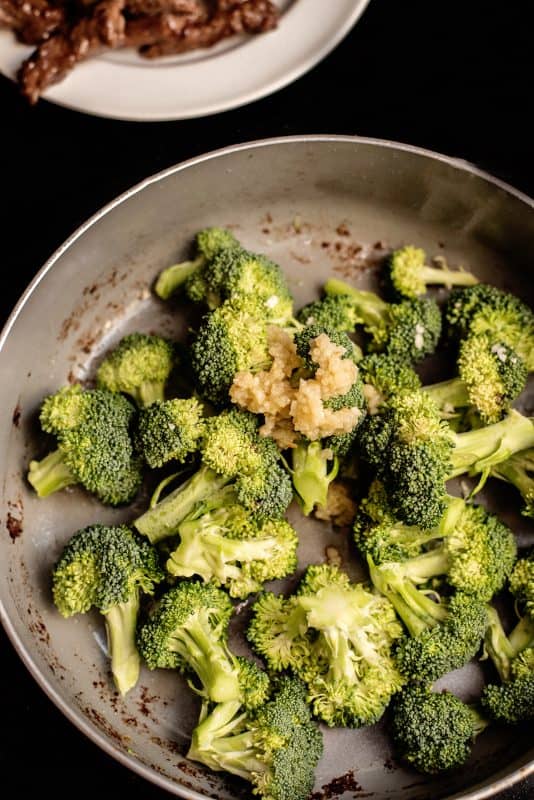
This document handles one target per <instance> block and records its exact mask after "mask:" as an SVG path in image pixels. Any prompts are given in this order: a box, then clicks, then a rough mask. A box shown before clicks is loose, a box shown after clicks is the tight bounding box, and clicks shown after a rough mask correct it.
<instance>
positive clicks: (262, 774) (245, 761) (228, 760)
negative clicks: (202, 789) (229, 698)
mask: <svg viewBox="0 0 534 800" xmlns="http://www.w3.org/2000/svg"><path fill="white" fill-rule="evenodd" d="M322 750H323V743H322V736H321V733H320V731H319V729H318V728H317V726H316V725H315V724H314V723H313V722H312V720H311V717H310V711H309V708H308V706H307V705H306V700H305V689H304V687H303V686H302V684H301V683H300V682H299V681H298V680H296V679H295V678H287V677H286V678H281V679H280V680H279V681H277V682H276V685H275V687H274V692H273V696H272V697H271V699H270V700H269V701H268V702H266V703H265V704H263V705H262V706H261V707H260V708H259V709H257V710H256V711H249V712H248V713H243V708H242V706H241V705H240V704H239V703H222V704H219V705H217V706H215V707H214V708H213V709H210V708H209V707H208V706H207V705H206V704H205V705H204V707H203V710H202V713H201V717H200V723H199V725H198V726H197V727H196V728H195V730H194V732H193V738H192V742H191V747H190V749H189V752H188V754H187V755H188V758H191V759H192V760H194V761H199V762H200V763H202V764H205V765H206V766H208V767H210V768H211V769H212V770H215V771H225V772H230V773H232V774H234V775H238V776H239V777H241V778H243V779H244V780H246V781H249V783H251V784H252V793H253V794H255V795H258V796H259V797H262V798H264V800H306V798H307V797H308V796H309V794H310V792H311V790H312V787H313V782H314V770H315V767H316V765H317V762H318V761H319V758H320V757H321V755H322ZM303 753H305V754H306V758H303Z"/></svg>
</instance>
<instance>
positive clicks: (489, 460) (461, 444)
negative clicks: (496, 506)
mask: <svg viewBox="0 0 534 800" xmlns="http://www.w3.org/2000/svg"><path fill="white" fill-rule="evenodd" d="M452 437H453V442H454V450H453V451H452V455H451V464H452V469H451V471H450V472H449V476H448V477H449V478H454V477H456V476H457V475H461V474H462V473H464V472H470V473H471V474H474V473H477V472H483V471H484V470H489V468H490V467H492V466H493V465H494V464H499V463H500V462H501V461H506V459H507V458H509V457H510V456H511V455H513V454H514V453H517V452H518V451H519V450H525V449H526V448H528V447H533V446H534V424H533V422H532V420H531V419H530V418H529V417H524V416H523V415H522V414H520V413H519V412H518V411H514V410H512V411H510V412H509V414H508V416H507V417H505V419H503V420H502V421H501V422H496V423H495V424H494V425H488V426H487V427H485V428H477V429H475V430H472V431H467V433H456V434H455V433H452Z"/></svg>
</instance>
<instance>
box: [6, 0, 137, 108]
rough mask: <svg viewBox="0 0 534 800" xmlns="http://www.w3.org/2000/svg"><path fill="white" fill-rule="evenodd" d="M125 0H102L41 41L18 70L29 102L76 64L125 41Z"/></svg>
mask: <svg viewBox="0 0 534 800" xmlns="http://www.w3.org/2000/svg"><path fill="white" fill-rule="evenodd" d="M124 5H125V0H102V1H101V2H100V3H97V4H96V5H94V6H92V7H91V8H90V9H89V11H88V14H87V16H85V17H82V19H80V20H79V21H78V22H76V23H75V24H74V25H72V26H71V27H70V28H67V29H66V30H64V31H61V32H58V33H56V34H54V35H53V36H51V37H50V39H48V41H46V42H44V43H43V44H42V45H40V46H39V47H38V48H37V49H36V50H35V51H34V52H33V53H32V55H31V56H30V57H29V58H28V59H27V60H26V61H25V62H24V63H23V65H22V67H21V68H20V70H19V75H18V78H19V83H20V85H21V88H22V92H23V94H24V95H26V97H27V98H28V100H29V101H30V103H35V102H36V101H37V100H38V98H39V95H40V94H41V93H42V92H43V91H44V90H45V89H46V88H47V87H48V86H51V85H52V84H53V83H57V82H58V81H60V80H61V79H62V78H64V77H65V75H66V74H67V73H68V72H69V71H70V70H71V69H72V68H73V67H74V66H75V64H77V63H78V62H79V61H82V60H84V59H86V58H89V57H90V56H92V55H94V54H95V53H97V52H99V51H100V50H103V49H104V48H115V47H120V46H121V45H122V44H123V42H124V31H125V20H124V17H123V15H122V11H123V8H124Z"/></svg>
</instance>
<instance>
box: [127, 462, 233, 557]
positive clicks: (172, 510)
mask: <svg viewBox="0 0 534 800" xmlns="http://www.w3.org/2000/svg"><path fill="white" fill-rule="evenodd" d="M230 480H231V478H229V477H228V476H227V475H218V474H217V473H216V472H214V471H213V470H212V469H209V467H206V466H202V467H201V468H200V469H199V470H198V471H197V472H195V474H194V475H193V476H192V477H191V478H189V480H187V481H186V482H185V483H183V484H182V485H181V486H179V487H178V488H177V489H175V490H174V491H173V492H171V493H170V494H168V495H167V497H164V498H163V500H161V502H159V503H157V505H155V506H154V507H153V508H149V509H148V511H145V513H144V514H142V515H141V516H140V517H139V518H138V519H136V520H135V521H134V525H135V527H136V528H137V530H138V531H139V533H142V534H143V535H144V536H146V537H148V539H149V540H150V542H151V543H152V544H156V543H157V542H160V541H161V540H162V539H166V538H168V537H169V536H173V535H174V534H176V533H177V532H178V526H179V525H180V523H181V522H182V520H184V519H185V517H186V516H187V515H188V514H189V512H190V511H192V510H193V508H194V506H195V505H196V504H197V503H200V502H201V501H202V500H205V499H206V498H207V497H209V496H210V495H211V494H213V493H214V492H216V491H217V490H218V489H221V488H222V487H223V486H225V485H226V484H227V483H229V482H230Z"/></svg>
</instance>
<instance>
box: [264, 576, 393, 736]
mask: <svg viewBox="0 0 534 800" xmlns="http://www.w3.org/2000/svg"><path fill="white" fill-rule="evenodd" d="M401 635H402V629H401V627H400V625H399V623H398V622H397V620H396V617H395V611H394V609H393V607H392V605H391V604H390V603H389V602H388V601H387V600H385V599H384V598H381V597H380V596H378V595H376V594H373V593H371V592H370V591H369V589H368V588H367V587H366V586H365V585H364V584H360V583H356V584H351V583H350V581H349V579H348V577H347V576H346V575H345V574H344V573H342V572H340V571H339V570H338V569H337V567H334V566H330V565H327V564H323V565H320V566H310V567H308V569H307V570H306V572H305V574H304V576H303V579H302V581H301V583H300V585H299V589H298V592H297V594H296V595H294V596H292V597H290V598H288V599H285V600H284V599H283V598H275V597H274V596H273V595H264V596H263V597H261V598H260V599H259V600H258V601H257V603H255V605H254V618H253V621H252V624H251V626H250V628H249V631H248V637H249V639H250V641H251V642H252V644H253V645H254V647H255V648H256V650H257V651H258V652H259V653H260V655H262V656H264V657H265V658H266V660H267V662H268V664H269V666H270V667H271V668H272V669H275V670H279V669H284V668H287V667H291V669H292V670H293V671H294V672H295V673H296V674H297V675H299V677H301V678H302V679H303V680H304V681H305V682H306V684H307V688H308V701H309V702H310V703H311V705H312V708H313V711H314V714H315V715H316V716H317V717H319V718H320V719H322V720H323V721H324V722H326V723H327V725H331V726H333V725H344V726H349V727H360V726H362V725H370V724H373V723H374V722H376V721H377V720H378V719H380V717H381V716H382V714H383V713H384V710H385V708H386V706H387V705H388V703H389V701H390V699H391V696H392V695H393V694H394V693H395V692H396V691H398V689H399V688H400V687H401V685H402V684H403V679H402V678H401V676H400V674H399V673H398V671H397V669H396V667H395V664H394V661H393V658H392V656H391V648H392V645H393V643H394V641H395V640H396V639H398V638H399V637H400V636H401Z"/></svg>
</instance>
